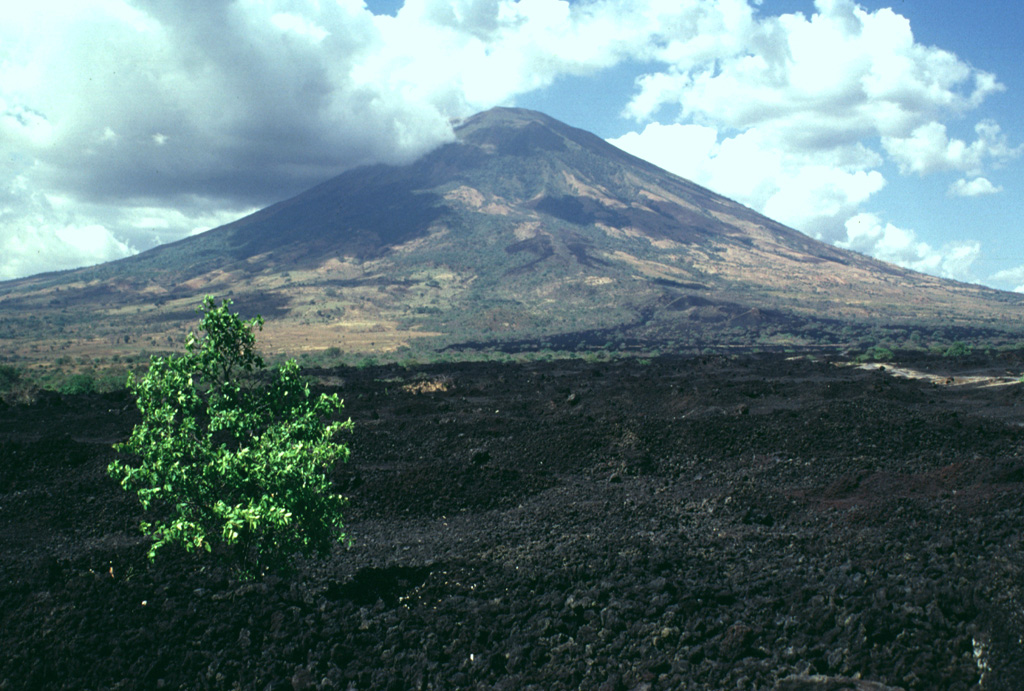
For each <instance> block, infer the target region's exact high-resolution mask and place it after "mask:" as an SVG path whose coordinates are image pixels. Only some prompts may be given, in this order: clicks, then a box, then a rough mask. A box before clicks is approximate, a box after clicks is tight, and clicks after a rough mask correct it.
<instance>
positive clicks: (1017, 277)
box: [990, 266, 1024, 293]
mask: <svg viewBox="0 0 1024 691" xmlns="http://www.w3.org/2000/svg"><path fill="white" fill-rule="evenodd" d="M990 280H992V281H995V282H998V283H1002V284H1005V285H1008V286H1013V288H1012V290H1013V291H1014V292H1016V293H1024V266H1016V267H1013V268H1012V269H1004V270H1003V271H998V272H996V273H995V274H993V275H992V276H991V277H990Z"/></svg>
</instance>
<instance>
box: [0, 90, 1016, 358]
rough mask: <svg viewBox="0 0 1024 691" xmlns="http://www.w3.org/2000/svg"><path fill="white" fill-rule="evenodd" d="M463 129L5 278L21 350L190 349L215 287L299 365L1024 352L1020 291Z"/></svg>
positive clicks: (537, 143) (548, 127)
mask: <svg viewBox="0 0 1024 691" xmlns="http://www.w3.org/2000/svg"><path fill="white" fill-rule="evenodd" d="M453 131H454V140H453V141H451V142H450V143H447V144H445V145H443V146H441V147H439V148H438V149H435V150H434V151H432V152H431V153H429V154H427V155H425V156H423V157H422V158H420V159H419V160H417V161H415V162H413V163H412V164H409V165H405V166H386V165H375V166H368V167H361V168H357V169H353V170H350V171H348V172H345V173H343V174H341V175H339V176H337V177H335V178H333V179H331V180H329V181H327V182H325V183H323V184H321V185H319V186H317V187H315V188H313V189H310V190H308V191H306V192H304V193H302V194H299V195H298V196H296V197H293V198H291V199H287V200H285V201H282V202H280V203H277V204H274V205H273V206H270V207H268V208H266V209H263V210H261V211H259V212H257V213H255V214H252V215H250V216H247V217H245V218H242V219H240V220H238V221H235V222H233V223H230V224H228V225H225V226H222V227H219V228H215V229H213V230H210V231H207V232H205V233H203V234H201V235H198V236H195V237H190V238H188V239H185V240H181V241H179V242H176V243H172V244H168V245H164V246H161V247H157V248H155V249H152V250H150V251H148V252H144V253H142V254H139V255H136V256H134V257H130V258H127V259H123V260H120V261H116V262H111V263H108V264H103V265H100V266H97V267H91V268H87V269H80V270H76V271H70V272H62V273H57V274H44V275H40V276H36V277H31V278H27V279H22V280H18V281H9V282H6V283H4V284H0V320H2V322H3V324H4V325H5V327H6V332H7V334H8V338H7V339H6V341H5V342H4V344H3V345H4V346H5V347H6V348H7V350H8V351H9V352H16V353H21V354H23V355H27V354H29V353H31V352H36V353H39V352H46V351H47V348H46V347H45V343H46V342H47V341H49V343H50V345H51V346H52V344H53V342H54V341H56V340H59V341H61V342H63V343H65V344H66V347H70V348H72V349H73V350H74V349H75V348H77V349H78V350H80V351H82V352H84V353H85V354H88V353H89V350H90V349H92V350H94V351H97V352H99V351H106V350H107V349H109V348H111V347H114V346H116V347H117V348H119V349H122V350H126V349H132V348H135V349H138V347H139V346H140V344H142V345H148V346H150V347H163V346H167V345H171V344H174V343H177V342H180V338H181V335H182V334H183V333H184V332H185V331H187V329H188V326H189V325H190V324H192V323H193V322H194V320H195V311H194V308H195V306H196V305H197V304H198V302H199V301H200V299H201V297H202V296H203V295H204V294H214V295H217V296H230V297H232V298H233V299H234V301H235V303H236V306H237V307H238V308H239V309H241V310H242V311H243V312H247V313H257V312H258V313H261V314H263V315H264V316H265V317H266V318H267V319H268V326H267V332H266V335H265V337H264V341H265V343H266V345H267V346H268V347H269V348H270V350H276V351H289V352H302V351H318V350H324V349H326V348H331V347H336V348H339V349H341V350H348V351H353V350H354V351H386V350H394V349H396V348H402V347H407V346H410V345H415V344H420V345H423V346H425V347H427V348H429V349H433V350H437V349H444V348H459V347H467V346H474V347H498V348H505V349H510V348H513V349H514V348H516V347H527V345H526V344H532V345H531V346H530V347H535V346H536V345H537V344H548V345H557V346H559V347H562V348H565V347H601V346H605V345H607V344H613V345H615V344H618V345H628V344H638V343H645V344H652V345H655V346H658V347H667V348H675V349H678V348H680V347H686V348H690V347H697V348H701V347H722V346H744V345H746V346H754V345H765V344H768V345H771V344H776V345H788V346H792V345H801V344H804V345H824V344H828V345H841V344H844V343H849V341H850V340H851V334H856V335H857V336H856V338H860V339H862V340H863V339H864V338H872V337H875V336H885V337H887V338H889V339H890V340H893V339H895V340H899V339H908V340H914V339H917V341H918V342H920V341H921V339H922V337H925V338H928V337H931V336H932V335H935V336H936V337H940V336H944V337H947V338H954V337H959V336H965V337H975V336H979V335H983V336H986V337H992V336H993V335H999V334H1002V335H1004V336H1005V337H1006V338H1008V339H1011V340H1016V338H1017V334H1015V333H1009V332H1012V331H1013V329H1014V328H1016V326H1015V323H1016V321H1017V316H1018V315H1019V313H1020V309H1021V305H1022V301H1024V298H1022V297H1021V296H1018V295H1014V294H1011V293H1005V292H1001V291H996V290H991V289H987V288H984V287H981V286H976V285H969V284H963V283H957V282H954V281H949V280H944V279H940V278H935V277H932V276H927V275H923V274H920V273H915V272H912V271H909V270H905V269H902V268H899V267H897V266H894V265H891V264H886V263H884V262H880V261H877V260H874V259H871V258H868V257H866V256H863V255H860V254H857V253H854V252H849V251H845V250H842V249H839V248H836V247H833V246H831V245H828V244H825V243H822V242H818V241H816V240H814V239H812V238H810V237H808V236H806V235H804V234H802V233H800V232H798V231H796V230H793V229H791V228H787V227H786V226H783V225H781V224H779V223H777V222H775V221H772V220H771V219H768V218H766V217H764V216H762V215H760V214H758V213H756V212H754V211H753V210H751V209H749V208H747V207H744V206H742V205H741V204H738V203H736V202H734V201H732V200H730V199H727V198H725V197H722V196H720V195H717V194H715V193H713V192H711V191H710V190H707V189H705V188H703V187H700V186H698V185H696V184H694V183H692V182H689V181H687V180H685V179H682V178H680V177H678V176H675V175H672V174H670V173H668V172H666V171H664V170H662V169H660V168H657V167H656V166H653V165H651V164H649V163H647V162H645V161H643V160H641V159H638V158H636V157H634V156H631V155H629V154H627V153H625V152H623V151H621V150H619V149H617V148H615V147H614V146H612V145H610V144H608V143H607V142H605V141H604V140H602V139H600V138H599V137H597V136H595V135H593V134H590V133H588V132H585V131H583V130H580V129H576V128H573V127H570V126H569V125H566V124H564V123H561V122H559V121H557V120H554V119H552V118H550V117H548V116H545V115H543V114H540V113H537V112H532V111H527V110H521V109H511V108H497V109H493V110H490V111H487V112H484V113H481V114H478V115H476V116H473V117H471V118H468V119H466V120H464V121H462V122H459V123H456V124H455V125H454V127H453ZM915 333H916V334H917V335H916V336H915ZM865 334H868V335H865ZM871 334H874V336H871ZM41 344H42V345H41ZM33 347H34V349H35V350H34V351H33V350H32V349H33Z"/></svg>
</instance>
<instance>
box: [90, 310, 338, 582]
mask: <svg viewBox="0 0 1024 691" xmlns="http://www.w3.org/2000/svg"><path fill="white" fill-rule="evenodd" d="M230 306H231V301H230V300H224V301H223V302H222V303H221V305H220V306H217V305H216V303H215V301H214V299H213V298H212V297H210V296H207V297H206V298H205V300H204V301H203V307H202V310H203V311H204V312H205V314H204V316H203V318H202V321H201V323H200V326H199V328H200V331H201V332H202V333H201V335H199V336H197V335H196V334H195V333H190V334H189V335H188V338H187V340H186V344H185V352H184V354H183V355H180V356H169V357H154V358H152V359H151V361H150V367H149V371H148V372H147V373H146V374H145V376H143V377H142V378H141V379H139V378H136V377H134V376H129V379H128V387H129V389H130V390H131V391H132V393H133V394H134V395H135V396H136V397H137V401H136V404H137V406H138V409H139V412H140V413H141V414H142V420H141V422H139V423H138V424H137V425H136V426H135V428H134V429H133V431H132V434H131V436H130V438H129V439H128V441H127V442H125V443H123V444H117V445H115V449H117V450H118V451H119V452H122V453H129V454H132V455H134V456H136V457H137V458H138V459H139V461H140V462H139V463H137V464H129V463H126V462H124V461H123V460H121V459H118V460H115V461H114V462H112V463H111V464H110V466H109V468H108V471H109V473H110V475H111V476H112V477H114V478H116V479H118V480H119V481H120V483H121V486H122V487H123V488H124V489H125V490H128V491H135V492H136V493H137V495H138V498H139V501H140V503H141V505H142V508H143V509H144V510H145V511H146V512H148V513H149V514H152V517H151V518H150V520H147V521H144V522H142V524H141V528H142V531H143V532H144V533H146V534H147V535H150V536H151V537H152V538H153V543H152V546H151V548H150V551H149V557H150V559H153V558H154V556H155V554H156V552H157V551H158V550H159V549H160V548H162V547H163V546H165V545H168V544H175V543H176V544H179V545H181V546H182V547H184V548H185V549H186V550H188V551H190V552H193V551H197V550H205V551H209V552H213V553H215V554H217V555H219V556H221V557H223V558H224V559H225V560H226V561H228V562H230V563H231V564H232V565H233V566H235V567H236V568H237V570H238V571H239V572H240V573H242V574H243V575H247V576H252V575H256V574H258V573H262V572H263V571H265V570H266V569H268V568H278V567H285V566H287V565H289V564H290V563H291V558H292V556H293V555H294V554H295V553H297V552H302V553H306V554H308V553H312V552H320V553H323V552H325V551H327V550H329V549H330V547H331V545H332V544H334V543H335V542H337V541H339V540H342V539H343V538H344V533H343V524H342V512H341V510H342V507H343V506H344V504H345V499H344V498H343V497H341V496H340V495H337V494H334V493H332V492H331V487H330V481H329V479H328V477H327V473H328V472H329V470H330V469H331V468H332V467H333V466H334V464H335V463H336V462H338V461H342V462H344V461H346V460H348V454H349V450H348V448H347V446H345V445H344V444H342V443H340V442H338V441H336V440H335V438H336V436H337V435H338V434H339V433H340V432H342V431H343V430H345V431H347V430H351V428H352V422H351V420H346V421H339V420H338V419H336V413H337V412H338V411H339V410H340V409H341V408H342V401H341V400H339V398H338V396H337V394H332V395H329V396H328V395H326V394H320V395H319V396H316V397H314V396H312V395H311V394H310V390H309V385H308V384H307V383H305V382H304V381H303V380H302V378H301V377H300V374H299V367H298V364H297V363H296V362H295V361H294V360H289V361H288V362H286V363H285V364H284V365H283V366H281V367H279V368H277V369H276V370H274V371H273V372H271V373H270V375H271V376H269V377H267V376H265V375H266V373H265V372H263V370H264V369H265V364H264V361H263V359H262V358H261V357H260V355H259V354H258V353H257V351H256V336H255V333H254V331H255V330H257V329H261V328H262V326H263V319H262V318H261V317H256V318H255V319H251V320H249V321H243V320H242V319H241V318H240V317H239V316H238V314H235V313H232V312H231V311H230Z"/></svg>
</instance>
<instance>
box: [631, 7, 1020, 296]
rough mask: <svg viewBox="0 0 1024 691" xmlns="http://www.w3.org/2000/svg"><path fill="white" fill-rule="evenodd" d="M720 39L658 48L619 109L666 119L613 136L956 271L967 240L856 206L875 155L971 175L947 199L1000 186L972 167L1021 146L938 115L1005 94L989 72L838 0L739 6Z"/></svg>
mask: <svg viewBox="0 0 1024 691" xmlns="http://www.w3.org/2000/svg"><path fill="white" fill-rule="evenodd" d="M711 5H713V3H709V6H711ZM721 7H722V6H721V5H719V9H721ZM729 35H730V36H731V37H732V38H733V39H734V40H732V41H731V42H729V41H724V40H717V39H716V38H715V37H716V33H715V32H714V31H711V32H709V34H708V38H707V39H706V40H705V43H706V44H707V46H708V49H707V50H706V51H705V52H703V53H699V52H696V51H689V52H688V51H676V52H675V53H670V52H668V51H664V52H662V53H661V54H659V55H658V56H657V59H660V60H661V61H662V62H663V63H664V65H663V69H659V70H657V71H651V72H649V73H648V74H646V75H644V76H642V77H640V78H639V79H638V81H637V90H636V93H635V94H634V96H633V98H632V100H631V101H630V102H629V104H628V105H627V107H626V109H625V111H624V112H625V114H626V115H628V116H631V117H633V118H634V119H636V120H637V121H638V122H639V123H646V122H648V121H649V120H651V119H653V118H659V119H664V117H665V114H666V113H670V114H672V117H673V118H674V120H675V122H674V123H672V124H670V125H655V124H646V125H645V127H644V128H643V129H642V130H640V131H637V132H633V133H630V134H628V135H626V136H624V137H620V138H618V139H614V140H611V141H612V143H614V144H616V145H618V146H620V147H622V148H624V149H626V150H628V151H630V152H632V153H634V154H636V155H639V156H643V157H645V158H649V159H651V160H653V161H654V162H655V163H657V164H658V165H661V166H662V167H664V168H666V169H668V170H670V171H672V172H676V173H678V174H680V175H683V176H685V177H689V178H691V179H693V180H695V181H696V182H699V183H701V184H703V185H706V186H708V187H710V188H712V189H714V190H716V191H719V192H722V193H724V194H727V195H728V196H731V197H733V198H735V199H737V200H738V201H741V202H743V203H746V204H749V205H750V206H753V207H754V208H756V209H758V210H759V211H761V212H763V213H765V214H766V215H768V216H771V217H772V218H775V219H777V220H779V221H782V222H784V223H787V224H789V225H791V226H793V227H795V228H798V229H800V230H803V231H804V232H806V233H808V234H809V235H811V236H813V237H817V238H819V239H823V240H826V241H829V242H833V243H836V244H839V245H842V246H848V247H853V248H855V249H858V250H860V251H862V252H865V253H867V254H871V255H874V256H876V257H880V258H883V259H887V260H889V261H894V262H896V263H898V264H901V265H903V266H908V267H912V268H916V269H918V270H922V271H928V272H930V273H938V274H940V275H945V276H956V277H966V276H967V275H969V267H970V263H971V262H972V261H973V257H974V256H975V246H974V245H958V246H955V247H949V248H944V249H942V250H936V249H933V248H931V247H929V246H928V245H926V244H924V243H922V242H920V241H918V240H916V236H915V234H914V233H913V232H911V231H903V230H900V229H898V228H896V227H895V226H892V225H890V224H884V223H881V222H880V221H877V219H875V217H874V216H871V215H865V214H864V213H863V209H864V205H865V204H866V203H868V202H869V200H870V199H871V197H872V195H874V194H875V193H877V192H878V191H879V190H881V189H882V188H883V187H884V186H885V185H886V179H885V176H884V174H883V172H882V170H883V167H884V166H885V164H886V162H887V161H891V162H893V163H895V164H896V167H897V168H898V170H899V171H900V173H901V174H910V173H916V174H919V175H928V174H932V173H936V172H940V171H950V170H955V171H959V172H961V173H963V174H966V175H967V176H970V177H971V178H972V179H971V180H970V181H967V179H966V178H965V179H963V180H961V181H959V182H955V183H953V184H952V185H951V186H950V188H949V192H950V194H951V195H954V194H955V195H978V194H991V193H993V192H997V191H999V188H997V187H996V186H995V185H992V184H991V182H990V181H989V180H988V179H986V178H984V177H981V172H982V171H983V170H984V169H985V168H986V167H987V166H989V165H992V164H1000V163H1004V162H1006V161H1007V160H1009V159H1011V158H1013V157H1015V156H1017V155H1019V153H1020V148H1019V147H1018V148H1014V147H1012V146H1010V144H1009V142H1008V139H1007V137H1006V135H1005V134H1003V132H1002V131H1001V129H1000V127H999V125H998V124H997V123H995V122H994V121H991V120H987V119H986V120H982V121H981V122H979V123H978V124H977V125H976V127H975V139H974V141H973V142H970V143H968V142H966V141H963V140H961V139H958V138H956V137H951V136H950V135H949V133H948V132H947V128H946V125H945V124H944V120H946V119H950V118H960V117H962V116H963V115H964V114H966V113H968V112H969V111H971V110H972V109H975V108H977V107H978V106H980V105H981V104H982V102H983V101H984V100H985V99H986V98H987V97H989V96H990V95H992V94H994V93H997V92H1000V91H1002V90H1004V88H1005V87H1004V86H1003V85H1002V84H1000V83H999V82H998V80H997V79H996V78H995V76H994V75H992V74H991V73H988V72H985V71H982V70H978V69H976V68H974V67H972V66H970V65H968V64H967V63H966V62H964V61H962V60H960V59H959V58H958V57H957V56H956V55H954V54H952V53H950V52H948V51H945V50H942V49H941V48H937V47H933V46H925V45H922V44H920V43H917V42H916V41H915V39H914V36H913V33H912V31H911V28H910V24H909V22H908V21H907V19H906V18H904V17H902V16H900V15H899V14H897V13H896V12H894V11H893V10H892V9H888V8H886V9H880V10H877V11H873V12H872V11H868V10H865V9H864V8H862V7H861V6H859V5H857V4H856V3H854V2H851V1H850V0H817V1H816V2H815V12H814V13H813V14H812V15H810V16H806V15H804V14H802V13H793V14H784V15H781V16H778V17H770V16H769V17H761V16H758V15H756V14H754V15H750V14H748V15H746V16H745V18H744V21H743V22H737V23H734V25H733V27H732V28H731V29H730V31H729ZM879 145H880V146H879ZM869 219H875V222H870V223H869V222H867V221H868V220H869ZM851 223H852V224H853V225H851Z"/></svg>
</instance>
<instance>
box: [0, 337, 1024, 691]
mask: <svg viewBox="0 0 1024 691" xmlns="http://www.w3.org/2000/svg"><path fill="white" fill-rule="evenodd" d="M940 364H941V365H942V366H947V367H948V366H949V363H948V362H942V363H938V362H922V363H916V364H913V363H911V365H912V367H911V369H917V370H926V371H932V370H935V368H936V367H937V366H938V365H940ZM968 364H971V366H972V367H980V366H981V365H982V364H984V365H985V366H986V367H988V368H989V371H990V372H993V371H994V372H996V373H997V374H999V375H1005V374H1006V372H1007V370H1016V369H1017V368H1019V367H1020V364H1021V363H1019V362H1007V361H1005V360H1001V361H998V362H997V361H990V362H987V363H968ZM961 367H967V364H963V363H962V364H961ZM907 371H909V370H907ZM900 373H903V374H905V373H906V372H904V371H902V370H901V371H900ZM315 374H316V375H317V376H318V377H319V379H320V381H321V382H323V383H324V386H325V387H326V388H336V389H338V390H340V391H341V393H342V394H343V396H344V397H345V398H346V401H347V412H348V413H349V414H350V415H351V416H352V417H353V419H354V420H355V421H356V431H355V434H354V435H353V436H352V437H351V445H352V451H353V454H352V460H351V462H350V463H349V464H348V465H346V466H342V467H340V468H338V469H337V471H336V473H335V478H334V479H335V480H336V483H337V485H338V486H339V487H340V488H341V489H342V491H344V492H345V493H347V494H348V495H349V496H350V497H351V504H350V507H349V509H348V515H347V519H348V529H349V533H350V535H351V537H352V539H353V542H352V544H351V545H350V546H347V547H340V546H339V548H338V549H337V551H336V552H335V553H334V554H333V555H331V556H330V557H329V558H327V559H323V560H315V561H309V562H304V563H302V564H300V565H299V569H298V573H296V574H295V575H294V576H292V577H289V578H280V577H276V576H270V577H267V578H266V579H264V580H262V581H258V582H250V583H239V582H235V581H234V580H232V579H231V578H230V577H229V575H228V574H227V573H226V572H225V571H224V570H222V569H221V568H220V567H218V566H216V565H214V564H212V563H206V562H203V561H195V560H194V559H193V558H190V557H187V556H185V555H182V554H173V553H169V552H170V550H165V551H164V552H161V557H164V558H163V559H160V560H158V561H157V563H156V564H155V565H154V566H149V565H148V564H147V562H146V560H145V556H144V555H145V550H146V544H145V542H144V540H143V539H142V538H141V537H140V536H139V533H138V528H137V525H138V521H139V519H140V514H139V510H138V507H137V504H136V503H135V502H134V500H133V499H132V498H131V497H130V496H129V495H127V494H125V493H123V492H122V491H121V490H120V489H119V488H118V487H117V486H116V485H115V484H114V482H113V481H112V480H110V479H108V478H107V477H106V475H105V467H106V465H107V463H108V462H109V460H110V458H111V455H112V453H113V452H112V451H111V450H110V444H111V443H112V442H114V441H116V440H119V439H123V438H124V437H125V436H126V435H127V434H128V432H129V430H130V428H131V426H132V424H133V423H134V421H135V419H136V417H135V413H134V408H133V406H132V402H131V401H130V400H128V399H127V398H126V397H125V395H124V394H118V395H108V396H94V397H63V398H62V397H58V396H56V395H53V396H51V397H49V398H44V399H42V400H41V401H40V402H38V403H37V404H35V405H32V406H21V407H5V408H2V409H0V473H2V474H0V550H2V552H0V555H2V559H0V575H2V584H3V587H2V593H0V600H2V602H0V620H2V626H0V650H2V651H3V653H2V655H0V688H4V689H29V688H31V689H47V688H81V689H109V688H118V689H155V688H196V689H207V688H209V689H228V688H244V689H250V688H251V689H346V688H360V689H371V688H372V689H419V688H431V689H453V688H505V689H524V688H527V689H528V688H533V689H575V688H584V689H623V690H627V689H670V688H671V689H675V688H745V689H773V688H778V689H825V688H828V689H854V688H859V689H882V688H890V687H895V688H904V689H967V688H975V687H980V688H984V689H1010V688H1019V683H1020V679H1021V678H1024V644H1022V642H1021V641H1022V637H1024V617H1022V607H1021V605H1022V597H1021V596H1022V593H1021V589H1022V587H1024V578H1022V575H1024V574H1022V569H1024V542H1022V541H1024V508H1022V506H1021V501H1020V498H1021V491H1022V489H1024V459H1022V458H1021V447H1022V444H1021V423H1022V422H1024V409H1021V408H1020V406H1019V404H1020V401H1021V400H1022V399H1021V391H1022V388H1021V386H1020V385H1019V384H1018V383H1017V382H1016V379H1015V378H1006V377H1004V378H1003V379H1001V380H1000V381H994V380H992V379H969V378H966V375H967V374H969V373H968V372H966V371H941V372H938V375H939V376H938V378H931V379H924V378H907V377H905V376H896V374H895V373H894V372H893V370H892V369H891V368H890V369H886V370H882V369H881V368H879V367H877V366H875V367H873V368H872V369H871V370H870V371H869V370H865V369H858V368H855V367H850V366H840V365H838V364H834V363H829V362H827V361H825V360H824V359H807V358H799V359H791V358H786V357H784V356H781V355H778V356H776V355H760V356H753V355H751V356H743V357H736V358H723V357H708V358H662V359H656V360H654V361H653V362H649V363H645V362H638V361H631V360H623V361H611V362H603V361H589V362H588V361H583V360H573V361H555V362H541V363H532V364H498V363H476V364H445V365H433V366H423V367H420V368H415V369H403V368H400V367H377V368H366V369H361V370H356V369H338V370H324V371H319V372H316V373H315ZM970 374H973V373H970ZM993 383H1002V384H1003V385H1001V386H996V385H992V384H993ZM986 384H987V385H986Z"/></svg>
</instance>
